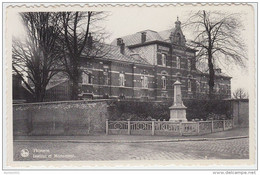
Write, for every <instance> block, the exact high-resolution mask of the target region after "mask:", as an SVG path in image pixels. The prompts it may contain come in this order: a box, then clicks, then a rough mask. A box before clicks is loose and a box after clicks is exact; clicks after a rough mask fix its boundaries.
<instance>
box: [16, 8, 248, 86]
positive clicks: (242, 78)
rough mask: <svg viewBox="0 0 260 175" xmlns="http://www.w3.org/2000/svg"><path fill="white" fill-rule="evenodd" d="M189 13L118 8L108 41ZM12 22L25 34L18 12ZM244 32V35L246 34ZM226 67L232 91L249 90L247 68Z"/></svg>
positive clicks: (189, 34) (155, 27)
mask: <svg viewBox="0 0 260 175" xmlns="http://www.w3.org/2000/svg"><path fill="white" fill-rule="evenodd" d="M193 10H196V9H193ZM189 13H190V11H187V10H182V9H181V8H180V9H176V8H174V9H173V8H132V9H131V10H129V9H128V10H127V13H126V9H125V8H118V9H116V10H113V11H111V13H110V16H108V18H107V19H106V21H104V23H103V25H104V26H105V27H106V31H107V32H109V33H110V34H111V35H110V38H108V39H107V41H106V42H108V43H110V42H112V41H113V40H114V39H115V38H118V37H121V36H125V35H128V34H133V33H136V32H139V31H142V30H146V29H150V30H154V31H162V30H167V29H170V28H173V27H174V25H175V24H174V23H175V21H176V19H177V16H179V20H180V21H185V19H187V17H188V16H189ZM12 23H13V25H14V26H15V27H14V28H13V29H12V32H13V36H16V37H19V36H23V35H24V31H23V26H22V23H21V21H20V18H19V15H18V14H17V15H15V16H14V17H13V20H12ZM243 25H245V26H246V25H247V24H246V19H245V20H244V24H243ZM243 32H245V31H243ZM243 32H242V35H243V36H246V35H245V33H243ZM192 34H193V33H192V31H184V35H185V36H186V39H192V37H193V35H192ZM224 67H226V68H224ZM224 67H222V69H223V72H225V73H226V74H228V75H230V76H231V77H233V78H232V80H231V90H232V91H234V90H235V89H237V88H240V87H241V88H244V89H246V90H248V83H249V78H248V71H247V70H246V69H242V68H240V67H237V66H235V65H234V66H233V65H232V66H225V65H224ZM227 67H228V68H227Z"/></svg>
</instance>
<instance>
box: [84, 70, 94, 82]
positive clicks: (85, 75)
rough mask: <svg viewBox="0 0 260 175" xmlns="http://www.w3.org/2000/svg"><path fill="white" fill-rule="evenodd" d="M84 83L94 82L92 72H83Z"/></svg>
mask: <svg viewBox="0 0 260 175" xmlns="http://www.w3.org/2000/svg"><path fill="white" fill-rule="evenodd" d="M82 84H92V77H91V74H88V73H85V72H83V73H82Z"/></svg>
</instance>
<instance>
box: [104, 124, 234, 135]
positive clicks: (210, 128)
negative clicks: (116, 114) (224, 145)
mask: <svg viewBox="0 0 260 175" xmlns="http://www.w3.org/2000/svg"><path fill="white" fill-rule="evenodd" d="M232 128H233V120H212V121H196V122H178V123H176V122H170V121H155V120H152V121H130V120H127V121H108V120H106V134H112V135H113V134H128V135H180V136H181V135H202V134H208V133H213V132H220V131H225V130H229V129H232Z"/></svg>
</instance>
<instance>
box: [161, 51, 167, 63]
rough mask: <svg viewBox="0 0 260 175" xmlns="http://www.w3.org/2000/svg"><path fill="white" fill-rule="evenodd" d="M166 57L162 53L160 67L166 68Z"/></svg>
mask: <svg viewBox="0 0 260 175" xmlns="http://www.w3.org/2000/svg"><path fill="white" fill-rule="evenodd" d="M166 57H167V56H166V54H164V53H163V54H162V65H163V66H166V59H167V58H166Z"/></svg>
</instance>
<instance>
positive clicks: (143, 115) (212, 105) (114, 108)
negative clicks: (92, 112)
mask: <svg viewBox="0 0 260 175" xmlns="http://www.w3.org/2000/svg"><path fill="white" fill-rule="evenodd" d="M183 103H184V105H185V106H186V107H187V111H186V113H187V115H186V117H187V119H188V120H189V121H191V120H192V119H198V120H207V119H208V118H210V117H212V114H215V115H216V116H218V117H215V118H214V119H217V118H218V119H222V118H223V117H226V118H228V117H229V118H230V114H229V113H230V104H229V102H228V101H224V100H184V101H183ZM171 105H172V102H170V101H166V102H154V101H150V102H147V101H146V102H144V101H126V100H121V101H113V102H112V103H110V104H109V106H110V107H109V109H110V110H109V111H110V118H109V120H127V119H131V120H138V121H145V120H151V119H156V120H158V119H159V120H166V121H168V120H169V119H170V110H169V107H170V106H171Z"/></svg>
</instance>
